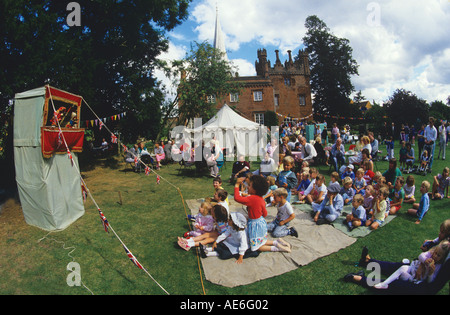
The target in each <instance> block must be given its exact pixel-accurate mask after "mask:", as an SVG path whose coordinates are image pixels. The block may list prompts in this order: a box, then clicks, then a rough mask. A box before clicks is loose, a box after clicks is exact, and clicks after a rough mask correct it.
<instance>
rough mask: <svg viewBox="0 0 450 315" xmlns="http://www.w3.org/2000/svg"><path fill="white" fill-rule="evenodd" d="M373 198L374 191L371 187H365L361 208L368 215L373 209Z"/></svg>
mask: <svg viewBox="0 0 450 315" xmlns="http://www.w3.org/2000/svg"><path fill="white" fill-rule="evenodd" d="M374 197H375V189H374V188H373V186H372V185H367V186H366V193H365V194H364V202H363V207H364V209H366V213H369V212H370V210H372V208H373V201H374Z"/></svg>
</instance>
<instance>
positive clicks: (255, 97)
mask: <svg viewBox="0 0 450 315" xmlns="http://www.w3.org/2000/svg"><path fill="white" fill-rule="evenodd" d="M262 100H263V93H262V91H253V101H255V102H261V101H262Z"/></svg>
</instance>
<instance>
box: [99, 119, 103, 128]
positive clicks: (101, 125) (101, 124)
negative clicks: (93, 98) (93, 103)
mask: <svg viewBox="0 0 450 315" xmlns="http://www.w3.org/2000/svg"><path fill="white" fill-rule="evenodd" d="M102 127H103V123H102V121H101V120H100V128H99V130H102Z"/></svg>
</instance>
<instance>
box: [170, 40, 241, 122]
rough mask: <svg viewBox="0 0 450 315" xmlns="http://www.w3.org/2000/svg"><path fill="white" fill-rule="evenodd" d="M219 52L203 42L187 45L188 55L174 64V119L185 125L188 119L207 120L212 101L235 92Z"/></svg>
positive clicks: (228, 65) (236, 86)
mask: <svg viewBox="0 0 450 315" xmlns="http://www.w3.org/2000/svg"><path fill="white" fill-rule="evenodd" d="M222 55H223V53H222V52H220V51H219V50H216V49H214V48H213V47H212V46H211V45H210V44H208V43H207V42H203V43H197V42H195V46H192V45H191V50H190V53H189V54H188V55H187V56H186V58H185V59H184V60H182V61H181V62H177V63H176V64H175V65H176V67H177V71H178V72H179V73H181V75H182V78H181V80H180V84H179V85H178V115H179V116H178V117H179V122H181V123H183V124H185V123H187V122H188V121H189V120H190V119H194V118H202V119H203V121H206V120H209V119H210V118H211V117H212V115H213V114H215V112H216V100H217V99H219V98H220V97H222V96H223V95H227V94H229V93H239V90H240V84H239V83H238V82H237V81H236V80H233V75H232V73H233V72H234V70H233V67H232V65H231V63H230V62H229V61H226V60H224V59H223V58H222Z"/></svg>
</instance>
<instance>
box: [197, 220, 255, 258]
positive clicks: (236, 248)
mask: <svg viewBox="0 0 450 315" xmlns="http://www.w3.org/2000/svg"><path fill="white" fill-rule="evenodd" d="M246 226H247V219H246V218H245V216H244V215H243V214H241V213H239V212H232V213H231V215H230V217H229V219H228V228H227V230H226V231H225V232H224V233H222V234H221V235H220V236H219V237H218V238H217V239H216V241H215V242H214V243H213V245H212V247H211V248H207V247H206V246H204V245H201V246H200V255H201V257H202V258H206V257H219V258H220V259H230V258H232V257H235V258H236V263H237V264H242V262H243V259H244V258H247V257H256V256H258V255H259V252H257V251H255V252H252V251H251V250H250V248H249V246H248V237H247V229H246Z"/></svg>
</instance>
